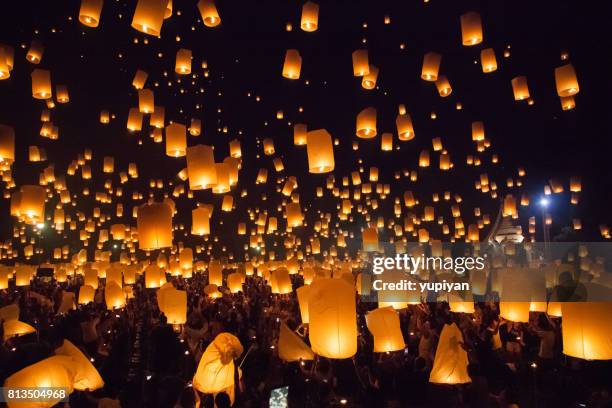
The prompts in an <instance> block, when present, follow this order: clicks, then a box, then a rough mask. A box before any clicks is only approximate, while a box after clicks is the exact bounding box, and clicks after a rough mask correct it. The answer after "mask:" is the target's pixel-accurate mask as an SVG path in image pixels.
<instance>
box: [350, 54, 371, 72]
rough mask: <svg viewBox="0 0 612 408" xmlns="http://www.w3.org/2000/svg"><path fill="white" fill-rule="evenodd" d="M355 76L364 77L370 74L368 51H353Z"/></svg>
mask: <svg viewBox="0 0 612 408" xmlns="http://www.w3.org/2000/svg"><path fill="white" fill-rule="evenodd" d="M352 56H353V75H354V76H357V77H362V76H365V75H368V74H369V73H370V63H369V59H368V50H356V51H353V54H352Z"/></svg>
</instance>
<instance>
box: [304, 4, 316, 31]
mask: <svg viewBox="0 0 612 408" xmlns="http://www.w3.org/2000/svg"><path fill="white" fill-rule="evenodd" d="M300 28H301V29H302V30H304V31H306V32H309V33H311V32H313V31H317V28H319V5H318V4H317V3H314V2H312V1H307V2H306V3H304V5H303V6H302V18H301V21H300Z"/></svg>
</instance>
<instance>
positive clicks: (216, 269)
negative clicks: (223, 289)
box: [208, 260, 223, 286]
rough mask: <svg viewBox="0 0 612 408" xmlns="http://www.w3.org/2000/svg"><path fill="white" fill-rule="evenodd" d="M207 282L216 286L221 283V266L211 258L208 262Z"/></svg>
mask: <svg viewBox="0 0 612 408" xmlns="http://www.w3.org/2000/svg"><path fill="white" fill-rule="evenodd" d="M208 283H209V284H212V285H216V286H222V285H223V267H222V266H221V263H220V262H219V261H217V260H211V261H210V263H209V264H208Z"/></svg>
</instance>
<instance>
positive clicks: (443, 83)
mask: <svg viewBox="0 0 612 408" xmlns="http://www.w3.org/2000/svg"><path fill="white" fill-rule="evenodd" d="M436 88H437V89H438V93H439V94H440V96H441V97H443V98H445V97H447V96H448V95H450V94H451V93H452V92H453V88H452V87H451V85H450V82H448V78H446V76H444V75H440V76H439V77H438V79H437V80H436Z"/></svg>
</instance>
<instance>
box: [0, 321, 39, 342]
mask: <svg viewBox="0 0 612 408" xmlns="http://www.w3.org/2000/svg"><path fill="white" fill-rule="evenodd" d="M2 330H3V332H4V339H3V340H4V341H7V340H9V339H12V338H13V337H20V336H25V335H28V334H32V333H36V329H35V328H34V327H32V326H30V325H29V324H27V323H24V322H20V321H19V320H17V319H10V320H4V321H3V324H2Z"/></svg>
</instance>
